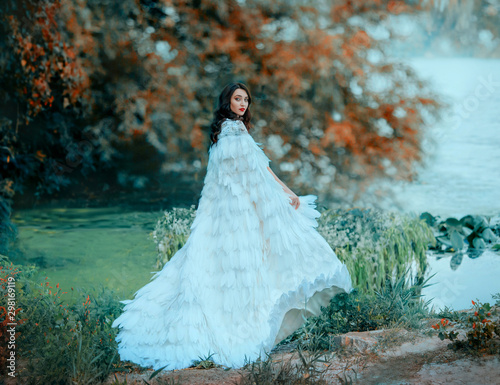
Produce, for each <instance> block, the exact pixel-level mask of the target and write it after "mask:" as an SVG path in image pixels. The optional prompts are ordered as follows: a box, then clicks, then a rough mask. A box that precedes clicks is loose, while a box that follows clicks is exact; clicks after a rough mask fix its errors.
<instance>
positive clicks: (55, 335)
mask: <svg viewBox="0 0 500 385" xmlns="http://www.w3.org/2000/svg"><path fill="white" fill-rule="evenodd" d="M5 262H6V261H5V260H4V263H3V265H2V267H5V266H8V264H7V263H5ZM11 266H12V265H11ZM35 270H36V269H35V268H34V267H24V266H19V267H18V271H19V274H17V275H16V302H17V303H16V305H17V308H19V309H20V310H19V313H18V314H17V317H18V319H22V320H23V322H22V323H21V324H20V325H18V331H19V336H18V338H17V340H16V343H17V347H16V349H17V353H18V357H19V356H20V357H22V358H23V359H24V360H26V367H25V369H23V370H22V371H20V372H19V373H18V378H20V379H22V380H23V381H24V382H26V383H28V384H42V383H51V384H69V383H74V384H91V383H95V382H98V381H102V380H104V379H105V378H106V377H107V376H108V375H109V373H110V372H111V371H112V370H113V365H114V364H115V363H116V362H118V354H117V345H116V341H115V336H116V329H113V328H111V324H112V322H113V320H114V319H115V318H116V317H117V316H118V314H119V312H120V307H121V305H120V303H119V300H118V298H117V297H115V296H114V294H113V292H111V291H109V289H105V288H102V289H101V290H100V291H98V290H94V292H95V293H94V292H88V293H83V292H82V291H80V290H77V291H79V293H76V295H77V301H76V302H75V303H74V304H72V305H67V303H68V302H67V301H64V300H63V298H64V296H65V295H67V294H68V293H66V292H62V291H61V289H60V288H59V284H57V285H55V287H53V286H52V285H51V284H50V283H49V282H48V281H46V282H41V283H38V282H34V281H33V280H32V276H33V274H34V273H35ZM1 294H2V297H3V298H5V295H6V292H5V290H4V288H2V293H1ZM78 297H79V298H78ZM0 321H2V320H0Z"/></svg>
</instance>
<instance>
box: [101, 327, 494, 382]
mask: <svg viewBox="0 0 500 385" xmlns="http://www.w3.org/2000/svg"><path fill="white" fill-rule="evenodd" d="M336 342H337V343H338V344H339V350H338V351H335V352H333V353H330V354H329V355H327V356H325V358H328V365H329V366H328V368H326V365H325V364H323V363H319V364H317V367H318V368H322V370H323V371H324V373H323V378H324V380H326V382H327V383H328V384H345V383H351V384H362V385H375V384H380V385H382V384H383V385H403V384H418V385H427V384H432V385H434V384H467V385H495V384H499V385H500V359H499V355H483V356H478V357H474V356H471V355H470V354H466V353H463V352H456V351H454V350H451V349H449V348H448V347H447V345H448V342H449V341H441V340H440V339H438V338H437V337H436V336H432V337H429V336H424V335H422V334H419V333H416V332H412V333H408V332H406V331H405V330H388V331H374V332H363V333H348V334H345V335H343V336H339V337H337V338H336ZM306 355H307V353H306ZM271 357H272V359H273V365H274V366H276V367H277V368H278V367H280V366H281V365H283V364H284V363H290V364H291V367H295V365H298V366H300V363H301V360H300V359H299V357H298V354H297V352H296V351H287V349H286V348H285V349H282V350H281V351H276V352H275V353H273V354H272V355H271ZM152 372H153V371H152V370H148V371H145V372H143V373H142V374H138V373H133V374H127V375H123V374H119V375H118V374H117V378H118V379H119V380H120V381H123V380H125V378H126V380H127V384H141V385H144V381H143V380H146V381H148V382H149V383H150V384H156V383H162V384H169V385H170V384H172V385H173V384H175V385H184V384H189V385H202V384H203V385H222V384H228V385H235V384H239V383H240V382H241V375H242V373H248V372H247V371H245V370H244V369H229V370H224V369H223V368H212V369H195V368H189V369H182V370H174V371H165V372H163V373H162V374H161V375H158V376H157V377H156V378H157V379H161V381H162V382H156V381H155V379H153V380H151V381H149V380H148V378H149V377H150V375H151V373H152ZM114 380H115V378H114V376H112V377H110V378H109V379H108V381H107V382H106V384H113V383H114ZM168 381H170V382H168ZM311 383H313V382H311Z"/></svg>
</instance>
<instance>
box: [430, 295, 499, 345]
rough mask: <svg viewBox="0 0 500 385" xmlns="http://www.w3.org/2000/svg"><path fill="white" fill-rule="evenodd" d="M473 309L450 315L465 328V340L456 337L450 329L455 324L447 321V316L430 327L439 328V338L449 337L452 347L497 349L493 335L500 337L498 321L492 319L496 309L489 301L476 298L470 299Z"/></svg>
mask: <svg viewBox="0 0 500 385" xmlns="http://www.w3.org/2000/svg"><path fill="white" fill-rule="evenodd" d="M472 306H473V309H472V310H471V311H469V312H467V313H463V314H461V315H460V316H456V313H455V314H451V315H452V320H453V321H456V323H457V324H458V325H459V326H461V327H462V328H464V329H465V332H466V337H467V339H466V340H461V339H459V338H458V332H457V331H455V330H452V331H450V329H447V328H450V327H452V326H455V324H453V323H450V322H449V318H447V317H443V318H442V319H441V322H438V323H436V324H435V325H432V328H433V329H435V330H439V334H438V337H439V338H440V339H441V340H445V339H449V340H450V341H451V342H452V343H451V344H450V347H452V348H454V349H464V350H469V351H476V352H480V351H490V352H496V351H499V347H498V346H495V344H494V335H495V334H496V335H497V336H498V337H500V322H499V321H498V319H497V320H493V319H492V316H493V315H497V314H498V311H497V309H495V308H492V307H491V305H490V304H489V303H487V302H486V303H481V302H479V301H478V300H476V301H472Z"/></svg>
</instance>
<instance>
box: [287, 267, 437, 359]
mask: <svg viewBox="0 0 500 385" xmlns="http://www.w3.org/2000/svg"><path fill="white" fill-rule="evenodd" d="M427 281H428V279H427V280H426V281H424V282H423V283H421V284H420V285H413V286H408V284H407V283H406V282H407V279H406V275H405V274H403V275H402V276H401V277H400V278H399V279H398V280H397V281H396V282H395V283H392V282H391V281H390V280H388V281H387V282H386V285H385V286H384V288H383V290H381V291H377V292H376V293H364V292H361V291H358V290H356V289H355V290H353V291H352V292H351V293H349V294H347V293H340V294H337V295H336V296H335V297H333V298H332V299H331V300H330V303H329V304H328V306H327V307H326V308H323V309H322V312H321V314H320V315H319V316H315V317H310V318H308V319H307V321H306V322H305V323H304V325H303V326H302V327H301V328H299V329H298V330H296V331H295V332H294V333H292V334H291V335H290V336H289V337H287V338H286V339H285V340H283V341H282V342H281V344H285V343H289V342H291V341H297V342H298V343H299V346H303V347H304V348H307V349H310V350H317V349H319V350H323V349H331V347H332V346H331V340H332V337H333V336H335V335H338V334H343V333H348V332H363V331H368V330H377V329H383V328H390V327H395V326H402V327H406V328H420V327H421V322H420V321H421V319H422V318H425V317H427V316H428V315H429V306H428V305H429V302H424V301H423V300H422V299H421V294H420V292H421V290H422V288H423V287H425V285H426V284H427Z"/></svg>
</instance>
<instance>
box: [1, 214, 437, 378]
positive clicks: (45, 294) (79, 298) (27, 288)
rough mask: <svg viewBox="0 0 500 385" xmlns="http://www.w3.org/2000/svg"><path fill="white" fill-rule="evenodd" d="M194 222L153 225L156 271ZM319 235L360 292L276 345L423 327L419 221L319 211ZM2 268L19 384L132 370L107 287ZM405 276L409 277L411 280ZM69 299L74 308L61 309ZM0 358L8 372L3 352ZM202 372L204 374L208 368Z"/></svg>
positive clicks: (424, 237)
mask: <svg viewBox="0 0 500 385" xmlns="http://www.w3.org/2000/svg"><path fill="white" fill-rule="evenodd" d="M194 214H195V211H194V209H193V208H192V209H174V210H171V211H168V212H166V213H165V215H164V216H163V217H162V218H161V219H160V220H159V221H158V224H157V226H156V230H155V232H154V233H153V240H154V242H155V244H156V245H157V250H158V266H159V267H162V266H163V265H164V263H166V261H168V259H169V258H171V256H173V255H174V254H175V252H176V251H177V250H178V249H179V248H180V247H182V245H183V244H184V242H185V241H186V239H187V237H188V236H189V226H190V224H191V223H192V220H193V218H194ZM318 230H319V231H320V232H321V234H322V235H323V236H324V237H325V239H327V241H328V242H329V244H330V245H331V246H332V248H334V250H335V251H336V253H337V255H338V256H339V258H340V259H341V260H342V261H344V262H345V263H346V265H347V266H348V269H349V271H350V272H351V274H352V276H353V283H354V286H355V287H356V290H355V291H353V292H352V293H350V294H341V295H338V296H336V297H335V298H333V299H332V300H331V302H330V304H329V306H328V307H327V308H325V309H324V311H323V313H322V314H321V315H320V316H318V317H313V318H310V319H308V320H307V322H306V323H305V324H304V325H303V326H302V327H301V328H300V329H298V330H297V331H296V332H295V333H293V334H292V335H291V336H289V337H288V338H287V339H286V340H284V341H282V344H286V343H291V342H293V343H295V344H296V345H297V346H298V349H301V350H302V349H307V350H310V351H319V350H322V349H323V350H325V349H326V350H331V349H334V347H333V346H332V337H333V336H335V335H338V334H341V333H345V332H349V331H363V330H375V329H380V328H388V327H393V326H404V327H405V328H418V327H420V325H421V323H420V322H419V321H420V320H421V319H422V318H425V317H427V316H428V309H427V307H426V304H425V303H423V302H422V300H421V298H420V290H421V288H422V286H423V285H424V284H425V282H424V281H423V274H424V273H425V268H426V260H425V251H426V250H427V248H428V247H429V246H432V245H433V237H432V232H431V231H430V228H429V227H428V225H427V224H426V223H425V221H422V220H420V219H418V218H410V217H407V216H398V215H396V214H393V213H384V212H378V211H373V210H359V209H353V210H346V211H340V210H336V211H333V210H332V211H326V212H323V215H322V217H321V218H320V220H319V228H318ZM1 267H2V269H1V275H0V276H1V279H2V286H1V295H2V298H4V299H5V298H6V296H7V293H8V287H7V280H8V278H9V277H15V282H16V284H15V287H16V309H18V310H17V313H16V319H17V322H18V326H17V329H16V331H17V333H18V334H17V336H16V343H17V347H16V349H17V352H18V356H20V357H22V360H19V361H18V365H19V367H18V368H17V373H18V375H19V379H20V381H22V382H25V383H49V382H50V383H58V384H59V383H60V384H67V383H75V384H91V383H99V382H101V381H102V380H104V379H105V378H107V377H109V375H110V374H111V373H112V372H113V371H125V372H128V371H132V370H138V369H137V367H136V366H134V365H128V364H127V363H125V362H120V361H119V357H118V354H117V345H116V342H115V336H116V333H117V330H116V329H112V328H111V324H112V322H113V320H114V319H115V318H116V317H117V316H118V315H119V314H120V312H121V310H122V306H123V305H122V304H120V303H119V300H120V299H121V298H119V297H118V296H117V295H116V293H115V292H113V291H111V290H109V289H106V288H104V289H100V291H97V290H94V291H92V290H89V291H85V292H84V291H82V290H80V289H78V288H76V289H75V290H74V291H73V292H69V293H68V292H63V291H62V290H60V288H59V287H57V285H54V284H52V283H51V282H50V279H46V280H45V281H43V282H39V281H36V280H35V279H34V278H33V277H34V276H35V272H36V268H35V267H27V266H16V265H13V264H12V263H11V262H10V261H9V260H8V258H7V257H4V258H3V259H2V266H1ZM411 268H412V269H413V270H412V271H413V273H412V274H409V275H408V273H407V272H408V271H409V270H410V269H411ZM68 296H72V297H73V298H76V300H75V301H65V298H68ZM69 302H71V303H74V304H73V305H68V303H69ZM0 309H2V308H0ZM0 322H3V323H2V325H3V327H2V331H1V333H2V334H1V336H0V338H1V339H3V340H4V341H6V338H7V334H6V332H5V327H6V324H7V321H6V314H5V312H3V313H2V314H1V317H0ZM0 353H1V360H2V362H1V364H2V365H1V368H2V370H4V368H5V367H6V365H5V360H6V358H7V353H8V351H7V350H6V349H3V350H2V351H0ZM198 365H201V367H206V366H207V362H200V363H198ZM2 374H4V373H2Z"/></svg>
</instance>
